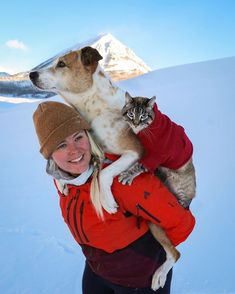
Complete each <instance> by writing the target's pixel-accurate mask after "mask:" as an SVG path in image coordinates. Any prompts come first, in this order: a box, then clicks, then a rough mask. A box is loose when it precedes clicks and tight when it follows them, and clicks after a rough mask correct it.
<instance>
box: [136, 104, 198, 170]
mask: <svg viewBox="0 0 235 294" xmlns="http://www.w3.org/2000/svg"><path fill="white" fill-rule="evenodd" d="M154 113H155V119H154V121H153V122H152V123H151V125H149V126H148V128H147V130H143V131H141V132H139V133H138V134H137V136H138V138H139V139H140V141H141V143H142V145H143V146H144V149H145V154H144V156H143V157H142V158H141V160H140V162H141V163H142V164H143V165H144V166H145V167H146V168H147V169H148V170H150V171H152V172H153V171H154V170H156V169H157V168H158V167H159V166H160V165H161V166H164V167H167V168H170V169H178V168H180V167H181V166H183V165H184V164H185V163H186V162H187V161H188V160H189V159H190V157H191V156H192V153H193V145H192V143H191V142H190V140H189V138H188V137H187V136H186V134H185V132H184V128H183V127H181V126H179V125H177V124H176V123H174V122H172V121H171V120H170V119H169V117H168V116H166V115H165V114H162V113H161V112H160V111H159V109H158V108H157V105H156V104H155V105H154Z"/></svg>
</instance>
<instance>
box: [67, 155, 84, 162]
mask: <svg viewBox="0 0 235 294" xmlns="http://www.w3.org/2000/svg"><path fill="white" fill-rule="evenodd" d="M83 157H84V155H81V156H79V157H78V158H76V159H73V160H70V161H69V162H71V163H78V162H80V161H81V160H82V159H83Z"/></svg>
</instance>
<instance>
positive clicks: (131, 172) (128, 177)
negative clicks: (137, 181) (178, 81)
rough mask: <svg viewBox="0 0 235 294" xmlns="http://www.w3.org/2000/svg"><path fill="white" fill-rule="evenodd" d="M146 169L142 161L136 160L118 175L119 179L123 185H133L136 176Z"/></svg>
mask: <svg viewBox="0 0 235 294" xmlns="http://www.w3.org/2000/svg"><path fill="white" fill-rule="evenodd" d="M146 171H147V169H146V168H145V167H144V166H143V165H142V164H141V163H139V162H136V163H135V164H134V165H132V166H131V167H130V168H129V169H128V170H126V171H124V172H122V173H121V174H120V175H119V176H118V181H119V182H120V183H122V184H123V185H131V183H132V181H133V180H134V178H135V177H137V176H138V175H140V174H142V173H143V172H146Z"/></svg>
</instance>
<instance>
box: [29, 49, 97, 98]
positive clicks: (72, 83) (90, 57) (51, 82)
mask: <svg viewBox="0 0 235 294" xmlns="http://www.w3.org/2000/svg"><path fill="white" fill-rule="evenodd" d="M101 59H102V56H101V55H100V54H99V52H98V51H97V50H96V49H94V48H92V47H85V48H83V49H81V50H78V51H72V52H69V53H67V54H65V55H63V56H61V57H59V58H58V59H57V60H56V61H55V62H54V63H53V65H52V66H51V67H49V68H45V69H41V70H39V71H32V72H30V73H29V78H30V80H31V81H32V83H33V84H34V85H35V86H36V87H37V88H39V89H41V90H45V91H52V92H55V93H63V92H70V93H82V92H85V91H86V90H87V89H89V88H90V87H91V86H92V81H93V80H92V75H93V73H94V72H95V70H96V68H97V66H98V61H99V60H101Z"/></svg>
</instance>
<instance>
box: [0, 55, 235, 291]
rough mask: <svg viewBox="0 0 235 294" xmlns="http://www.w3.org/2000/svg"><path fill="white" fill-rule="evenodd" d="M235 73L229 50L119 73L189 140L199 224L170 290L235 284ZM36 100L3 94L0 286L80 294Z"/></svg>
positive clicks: (77, 255)
mask: <svg viewBox="0 0 235 294" xmlns="http://www.w3.org/2000/svg"><path fill="white" fill-rule="evenodd" d="M234 76H235V57H232V58H225V59H220V60H214V61H208V62H202V63H195V64H188V65H182V66H177V67H172V68H167V69H161V70H156V71H153V72H150V73H148V74H145V75H143V76H140V77H137V78H134V79H130V80H127V81H122V82H119V86H120V87H122V88H123V89H126V90H128V91H129V92H130V94H132V95H144V96H149V97H150V96H153V95H156V96H157V103H158V105H159V108H160V110H161V111H162V112H164V113H165V114H167V115H169V116H170V117H171V118H172V119H173V120H174V121H175V122H176V123H178V124H181V125H182V126H184V128H185V130H186V132H187V134H188V135H189V137H190V138H191V140H192V142H193V144H194V163H195V167H196V172H197V197H196V198H195V200H193V203H192V206H191V209H192V211H193V214H194V215H195V217H196V220H197V224H196V227H195V230H194V231H193V233H192V234H191V236H190V237H189V238H188V240H187V241H186V242H185V243H183V244H182V245H180V246H179V251H180V252H181V258H180V259H179V261H178V262H177V264H176V265H175V267H174V271H173V272H174V275H173V284H172V294H234V293H235V285H234V268H233V261H234V260H235V251H234V247H235V236H234V234H233V232H234V225H235V213H234V206H235V197H234V186H233V185H234V182H235V173H234V170H235V157H234V150H235V136H234V125H235V115H234V113H235V105H234V104H235V101H234V97H235V83H234ZM50 99H53V100H55V99H56V100H60V99H59V98H58V97H53V98H50ZM60 101H61V100H60ZM37 104H38V102H36V103H35V102H34V103H27V104H25V103H22V104H17V105H16V104H10V103H0V111H1V112H0V126H1V144H0V154H1V159H0V160H1V167H4V168H1V170H0V178H1V195H2V197H1V205H0V218H1V221H0V260H1V264H2V266H1V267H0V277H1V279H0V293H4V294H18V293H25V294H26V293H27V294H48V293H50V294H67V293H77V294H81V293H82V291H81V278H82V271H83V267H84V258H83V255H82V253H81V250H80V248H79V246H78V245H77V243H76V242H75V241H74V240H73V238H72V236H71V234H70V232H69V230H68V228H67V227H66V225H65V224H64V222H63V219H62V216H61V213H60V208H59V203H58V196H57V193H56V191H55V187H54V186H53V183H52V179H51V178H50V177H49V176H47V175H46V172H45V166H46V162H45V160H44V159H43V158H42V156H41V155H40V154H39V151H38V149H39V145H38V142H37V138H36V135H35V131H34V128H33V122H32V113H33V111H34V110H35V109H36V107H37ZM156 205H157V204H156ZM169 217H170V216H169Z"/></svg>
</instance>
